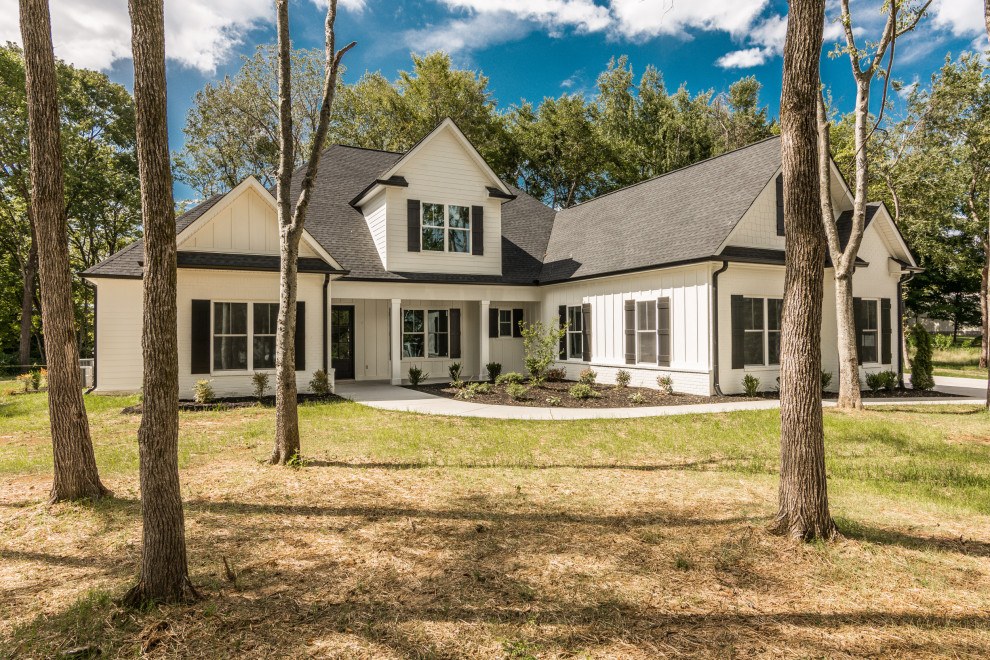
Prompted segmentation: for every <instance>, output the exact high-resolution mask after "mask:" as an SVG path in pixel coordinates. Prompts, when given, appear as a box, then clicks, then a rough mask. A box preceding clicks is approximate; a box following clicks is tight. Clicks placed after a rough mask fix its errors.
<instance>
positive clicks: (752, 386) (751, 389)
mask: <svg viewBox="0 0 990 660" xmlns="http://www.w3.org/2000/svg"><path fill="white" fill-rule="evenodd" d="M743 389H744V390H745V391H746V396H756V395H757V394H758V393H759V391H760V379H759V378H757V377H756V376H754V375H753V374H746V375H745V376H744V377H743Z"/></svg>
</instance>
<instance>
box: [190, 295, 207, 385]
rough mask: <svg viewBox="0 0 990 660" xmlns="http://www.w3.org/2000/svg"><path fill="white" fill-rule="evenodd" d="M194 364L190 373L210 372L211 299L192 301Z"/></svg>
mask: <svg viewBox="0 0 990 660" xmlns="http://www.w3.org/2000/svg"><path fill="white" fill-rule="evenodd" d="M191 325H192V350H191V351H190V352H191V354H192V364H191V365H190V370H189V373H193V374H208V373H210V301H209V300H194V301H192V324H191Z"/></svg>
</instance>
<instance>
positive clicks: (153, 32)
mask: <svg viewBox="0 0 990 660" xmlns="http://www.w3.org/2000/svg"><path fill="white" fill-rule="evenodd" d="M128 4H129V10H130V15H131V30H132V36H131V48H132V52H133V55H134V106H135V113H136V120H137V121H136V127H137V156H138V171H139V174H140V177H141V215H142V218H143V221H144V281H143V301H142V305H143V310H144V312H143V313H144V325H143V330H142V334H141V351H142V355H143V358H144V400H143V414H142V416H141V427H140V428H139V429H138V451H139V460H140V466H139V477H140V483H141V518H142V523H143V528H142V554H141V577H140V578H139V580H138V583H137V584H136V585H134V587H132V588H131V590H130V591H128V592H127V594H126V595H125V596H124V603H125V604H127V605H131V606H141V605H144V604H146V603H151V602H173V601H188V600H192V599H195V598H196V597H197V594H196V590H195V589H194V588H193V586H192V583H191V582H190V581H189V573H188V567H187V564H186V536H185V521H184V519H183V514H182V496H181V493H180V490H179V456H178V446H179V444H178V443H179V359H178V342H177V337H176V293H175V290H176V266H175V251H176V248H175V216H174V213H173V201H172V171H171V163H170V160H169V150H168V124H167V114H166V108H167V106H166V96H165V93H166V87H165V24H164V15H163V8H162V0H129V3H128Z"/></svg>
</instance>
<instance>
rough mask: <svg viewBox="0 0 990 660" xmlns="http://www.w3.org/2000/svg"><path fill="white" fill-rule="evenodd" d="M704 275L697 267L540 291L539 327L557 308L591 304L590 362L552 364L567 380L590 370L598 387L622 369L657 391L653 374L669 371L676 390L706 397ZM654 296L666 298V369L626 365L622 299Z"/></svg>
mask: <svg viewBox="0 0 990 660" xmlns="http://www.w3.org/2000/svg"><path fill="white" fill-rule="evenodd" d="M710 273H711V266H710V264H708V263H703V264H698V265H694V266H684V267H678V268H665V269H658V270H653V271H648V272H644V273H635V274H630V275H616V276H612V277H603V278H596V279H590V280H581V281H578V282H570V283H563V284H554V285H551V286H547V287H545V289H544V297H543V304H542V308H543V312H542V316H543V321H544V322H545V323H554V322H556V319H557V310H558V308H559V306H561V305H565V306H574V305H581V304H583V303H590V304H591V319H592V330H591V344H592V350H591V361H590V362H585V361H583V360H569V359H568V360H560V361H558V362H557V364H556V366H559V367H564V368H565V369H566V370H567V377H568V378H569V379H575V380H576V379H577V376H578V374H579V373H580V372H581V371H582V370H583V369H585V368H587V367H589V366H590V367H591V368H592V369H594V370H595V371H596V372H597V373H598V381H599V382H602V383H614V382H615V375H616V373H617V372H618V371H619V370H620V369H625V370H626V371H628V372H629V373H630V375H631V377H632V379H631V384H632V385H635V386H640V387H652V388H656V387H657V381H656V379H657V376H658V375H659V374H661V373H669V374H670V375H671V377H672V378H673V380H674V389H675V390H676V391H678V392H685V393H690V394H705V395H707V394H709V393H710V392H711V375H710V366H709V365H710V360H709V355H710V346H709V333H708V328H709V294H710V287H709V281H710ZM657 298H669V299H670V329H671V337H670V339H671V362H670V366H669V367H659V366H657V365H656V364H626V363H625V345H624V342H625V319H624V305H625V301H627V300H651V301H653V300H656V299H657Z"/></svg>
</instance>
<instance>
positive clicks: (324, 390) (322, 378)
mask: <svg viewBox="0 0 990 660" xmlns="http://www.w3.org/2000/svg"><path fill="white" fill-rule="evenodd" d="M309 389H311V390H313V394H315V395H316V396H329V395H330V393H331V392H332V391H333V388H332V387H330V376H328V375H327V372H326V371H324V370H323V369H317V370H316V371H314V372H313V378H312V380H310V381H309Z"/></svg>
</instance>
